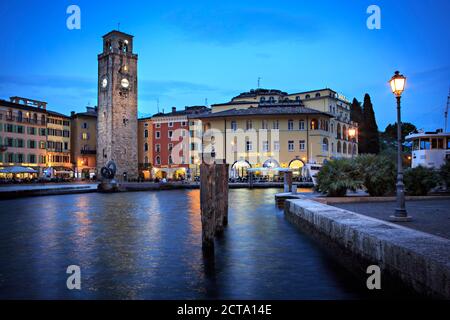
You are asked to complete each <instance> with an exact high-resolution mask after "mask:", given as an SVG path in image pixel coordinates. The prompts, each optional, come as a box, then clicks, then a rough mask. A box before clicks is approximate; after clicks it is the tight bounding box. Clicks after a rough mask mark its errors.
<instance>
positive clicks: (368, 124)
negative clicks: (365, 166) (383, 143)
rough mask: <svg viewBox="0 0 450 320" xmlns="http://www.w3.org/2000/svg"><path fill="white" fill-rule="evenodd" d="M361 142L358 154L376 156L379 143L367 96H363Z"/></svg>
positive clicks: (376, 126)
mask: <svg viewBox="0 0 450 320" xmlns="http://www.w3.org/2000/svg"><path fill="white" fill-rule="evenodd" d="M360 130H361V141H359V151H360V153H372V154H378V153H379V152H380V141H379V133H378V125H377V121H376V119H375V112H374V111H373V105H372V102H371V100H370V96H369V94H367V93H366V94H365V95H364V103H363V121H362V125H361V128H360Z"/></svg>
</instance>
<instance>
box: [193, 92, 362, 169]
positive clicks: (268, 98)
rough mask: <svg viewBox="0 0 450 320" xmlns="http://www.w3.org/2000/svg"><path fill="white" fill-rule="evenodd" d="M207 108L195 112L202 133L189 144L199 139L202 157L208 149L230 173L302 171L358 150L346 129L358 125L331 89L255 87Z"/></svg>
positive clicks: (343, 102) (349, 155)
mask: <svg viewBox="0 0 450 320" xmlns="http://www.w3.org/2000/svg"><path fill="white" fill-rule="evenodd" d="M211 108H212V110H211V112H210V113H205V114H202V115H198V116H196V119H199V120H201V121H202V132H201V133H198V134H197V135H196V136H194V137H193V141H192V143H195V142H197V143H199V141H201V142H200V143H201V144H202V145H203V160H205V156H207V155H209V154H211V153H212V154H213V155H214V158H215V160H216V162H217V161H225V162H226V163H229V164H230V166H231V171H230V174H232V175H239V176H242V175H245V174H246V172H245V171H246V169H247V168H249V167H253V168H254V167H274V166H275V167H290V168H292V169H298V170H296V171H295V172H296V173H297V174H300V171H301V168H302V167H303V166H304V165H305V164H322V163H323V162H324V161H325V160H327V159H331V158H338V157H352V154H353V155H354V154H356V153H357V152H358V148H357V141H356V140H355V138H352V137H350V136H349V129H356V127H357V124H355V123H352V122H351V121H350V104H349V102H348V101H347V99H345V97H343V96H342V95H339V94H337V93H336V92H335V91H333V90H331V89H321V90H315V91H308V92H300V93H296V94H288V93H286V92H282V91H279V90H266V89H257V90H251V91H249V92H244V93H241V94H240V95H238V96H236V97H234V98H233V99H232V100H231V101H230V102H227V103H221V104H215V105H212V106H211ZM192 120H194V118H192ZM197 131H198V130H197ZM350 132H351V133H353V132H354V131H353V130H350ZM295 172H294V173H295Z"/></svg>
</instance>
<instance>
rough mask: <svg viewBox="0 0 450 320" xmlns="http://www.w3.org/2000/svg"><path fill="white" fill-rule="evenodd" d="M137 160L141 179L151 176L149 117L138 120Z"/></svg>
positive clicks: (151, 147) (151, 156)
mask: <svg viewBox="0 0 450 320" xmlns="http://www.w3.org/2000/svg"><path fill="white" fill-rule="evenodd" d="M137 134H138V161H139V177H140V179H141V180H150V179H152V178H153V171H152V168H153V165H152V164H153V147H154V146H153V121H152V118H151V117H147V118H141V119H139V120H138V133H137Z"/></svg>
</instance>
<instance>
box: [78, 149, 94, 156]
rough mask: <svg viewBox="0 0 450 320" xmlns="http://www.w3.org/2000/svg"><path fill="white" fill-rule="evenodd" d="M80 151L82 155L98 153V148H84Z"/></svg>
mask: <svg viewBox="0 0 450 320" xmlns="http://www.w3.org/2000/svg"><path fill="white" fill-rule="evenodd" d="M80 153H81V154H82V155H95V154H97V150H84V149H81V150H80Z"/></svg>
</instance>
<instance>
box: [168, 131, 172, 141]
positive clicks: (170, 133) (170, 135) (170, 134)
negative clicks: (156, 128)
mask: <svg viewBox="0 0 450 320" xmlns="http://www.w3.org/2000/svg"><path fill="white" fill-rule="evenodd" d="M168 134H169V139H171V138H172V135H173V131H172V130H169V132H168Z"/></svg>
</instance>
